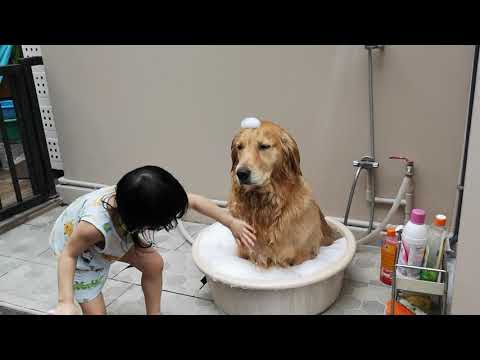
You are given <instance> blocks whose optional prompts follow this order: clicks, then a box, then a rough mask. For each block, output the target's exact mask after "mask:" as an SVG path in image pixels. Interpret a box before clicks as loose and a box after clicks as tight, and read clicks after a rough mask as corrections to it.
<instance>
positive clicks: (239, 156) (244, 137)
mask: <svg viewBox="0 0 480 360" xmlns="http://www.w3.org/2000/svg"><path fill="white" fill-rule="evenodd" d="M231 156H232V168H231V180H232V188H231V192H230V197H229V201H228V209H229V211H230V212H231V214H232V215H233V216H235V217H237V218H239V219H242V220H244V221H246V222H248V223H249V224H250V225H252V226H253V227H254V229H255V231H256V237H257V241H256V242H255V246H254V247H253V248H252V249H249V248H247V247H245V246H243V245H242V244H241V243H239V244H238V246H239V248H238V250H239V256H240V257H242V258H245V259H248V260H250V261H252V262H254V263H255V264H257V265H258V266H260V267H263V268H269V267H271V266H275V265H278V266H281V267H287V266H291V265H298V264H301V263H303V262H304V261H306V260H309V259H312V258H314V257H316V255H317V254H318V251H319V249H320V247H321V246H328V245H330V244H332V242H333V241H334V240H335V239H334V233H333V231H332V229H331V228H330V227H329V225H328V224H327V222H326V221H325V218H324V216H323V214H322V212H321V210H320V208H319V207H318V205H317V203H316V202H315V200H314V199H313V197H312V191H311V189H310V187H309V186H308V184H307V183H306V182H305V180H304V179H303V176H302V171H301V169H300V154H299V150H298V147H297V144H296V142H295V140H294V139H293V138H292V137H291V136H290V135H289V134H288V133H287V132H286V131H285V130H284V129H283V128H281V127H280V126H278V125H277V124H275V123H273V122H270V121H262V122H261V124H260V127H258V128H246V129H242V130H241V131H240V132H239V133H238V134H237V135H236V136H235V137H234V139H233V141H232V145H231Z"/></svg>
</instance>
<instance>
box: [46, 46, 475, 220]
mask: <svg viewBox="0 0 480 360" xmlns="http://www.w3.org/2000/svg"><path fill="white" fill-rule="evenodd" d="M42 53H43V55H44V61H45V63H46V67H47V76H48V81H49V88H50V94H51V99H52V103H53V107H54V112H55V116H56V126H57V130H58V133H59V138H60V148H61V151H62V153H63V157H64V166H65V176H66V177H67V178H69V179H75V180H84V181H92V182H100V183H113V182H115V181H116V180H117V179H118V178H119V177H120V176H121V175H122V174H123V173H124V172H126V171H127V170H129V169H131V168H133V167H136V166H139V165H142V164H147V163H153V164H157V165H160V166H163V167H165V168H167V169H168V170H170V171H172V172H173V173H174V174H175V175H176V176H177V177H178V178H179V179H180V180H181V181H182V182H183V183H184V184H185V186H186V188H187V189H188V190H189V191H193V192H198V193H202V194H204V195H206V196H208V197H211V198H217V199H224V198H226V196H227V193H228V189H229V177H228V170H229V167H230V154H229V148H230V141H231V138H232V137H233V135H234V133H235V132H236V131H237V129H238V128H239V124H240V121H241V119H242V118H243V117H245V116H250V115H255V116H260V117H267V118H270V119H272V120H274V121H277V122H279V123H280V124H281V125H282V126H284V127H286V128H287V129H289V130H290V132H291V133H292V135H293V136H294V137H295V138H296V140H297V142H298V144H299V146H300V151H301V156H302V166H303V171H304V174H305V177H306V178H307V180H308V181H309V182H310V184H311V185H312V187H313V189H314V191H315V195H316V197H317V199H318V200H319V202H320V204H321V206H322V208H324V210H325V212H326V213H327V214H328V215H332V216H343V212H344V210H345V204H346V200H347V195H348V191H349V188H350V185H351V181H352V174H353V167H352V160H355V159H359V158H360V157H361V156H362V155H364V154H366V153H367V152H368V134H369V132H368V83H367V80H368V78H367V75H368V74H367V52H366V50H365V49H364V48H363V46H360V45H357V46H42ZM472 58H473V47H472V46H387V47H386V49H385V53H384V54H383V55H379V56H375V65H374V69H375V80H374V81H375V97H376V99H375V105H376V152H377V158H378V161H379V162H380V164H381V167H380V169H378V183H377V186H378V195H379V196H385V197H390V196H392V195H393V194H394V193H395V192H396V191H397V187H398V186H399V184H400V181H401V176H402V174H403V164H402V163H400V162H397V161H393V160H388V156H389V155H391V154H402V155H407V156H409V157H411V158H413V159H414V160H415V162H416V164H415V166H416V186H417V188H416V205H417V206H420V207H424V208H426V209H427V210H429V211H430V215H431V214H432V212H438V211H442V212H446V213H447V215H448V216H449V217H451V214H452V209H453V206H454V201H455V194H456V182H457V178H458V171H459V166H460V159H461V150H462V143H463V131H464V123H465V118H466V111H467V102H468V94H469V81H470V76H471V66H472ZM364 184H365V182H364V181H363V179H362V181H361V182H360V183H359V189H361V190H362V191H359V192H358V193H357V194H358V195H357V196H356V199H355V202H354V204H353V207H352V212H351V217H352V218H357V219H365V218H366V216H367V214H368V211H367V209H366V204H365V193H364V191H363V190H364ZM382 214H384V212H383V211H380V210H379V211H377V219H380V218H381V216H382ZM429 219H431V216H430V217H429Z"/></svg>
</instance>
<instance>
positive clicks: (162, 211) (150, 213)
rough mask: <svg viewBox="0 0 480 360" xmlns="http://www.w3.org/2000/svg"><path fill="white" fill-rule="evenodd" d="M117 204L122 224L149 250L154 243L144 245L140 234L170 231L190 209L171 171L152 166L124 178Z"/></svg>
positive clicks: (120, 183) (118, 192) (119, 187)
mask: <svg viewBox="0 0 480 360" xmlns="http://www.w3.org/2000/svg"><path fill="white" fill-rule="evenodd" d="M115 200H116V204H117V207H116V211H117V213H118V216H119V217H120V221H121V222H122V223H123V225H124V227H125V228H126V230H127V231H128V232H129V233H130V234H131V235H132V237H133V241H134V242H135V243H136V244H137V245H140V246H142V247H150V246H152V245H153V242H152V241H150V242H149V243H148V244H146V246H145V245H143V244H145V243H144V242H143V241H141V240H140V239H139V237H138V234H139V233H142V234H143V235H145V233H146V232H147V231H159V230H162V229H164V230H166V231H170V230H172V229H174V228H175V227H176V226H177V224H178V221H177V219H178V218H181V217H183V215H185V213H186V211H187V209H188V196H187V193H186V192H185V190H184V188H183V186H182V185H181V184H180V183H179V182H178V180H177V179H175V178H174V177H173V175H172V174H170V173H169V172H168V171H166V170H164V169H162V168H160V167H158V166H152V165H148V166H143V167H140V168H137V169H135V170H132V171H130V172H128V173H127V174H125V175H124V176H123V177H122V178H121V179H120V181H119V182H118V183H117V187H116V191H115ZM144 238H146V236H144ZM142 243H143V244H142Z"/></svg>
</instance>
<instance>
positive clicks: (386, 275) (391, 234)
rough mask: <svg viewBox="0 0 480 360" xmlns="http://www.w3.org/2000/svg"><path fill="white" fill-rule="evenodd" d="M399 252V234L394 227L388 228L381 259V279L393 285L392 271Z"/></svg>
mask: <svg viewBox="0 0 480 360" xmlns="http://www.w3.org/2000/svg"><path fill="white" fill-rule="evenodd" d="M396 253H397V234H396V232H395V228H394V227H389V228H388V229H387V235H386V236H385V239H384V240H383V244H382V250H381V261H380V281H381V282H383V283H384V284H386V285H392V273H393V269H394V267H395V256H396Z"/></svg>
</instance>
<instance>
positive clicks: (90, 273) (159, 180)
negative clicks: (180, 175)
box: [50, 166, 255, 315]
mask: <svg viewBox="0 0 480 360" xmlns="http://www.w3.org/2000/svg"><path fill="white" fill-rule="evenodd" d="M188 207H190V208H192V209H194V210H196V211H198V212H200V213H202V214H204V215H206V216H208V217H211V218H212V219H215V220H216V221H218V222H220V223H222V224H223V225H225V226H228V227H229V228H230V230H231V231H232V233H233V234H234V236H235V237H236V238H237V240H238V241H240V242H242V243H243V244H244V245H246V246H252V245H253V242H254V241H255V235H254V230H253V229H252V228H251V227H250V226H249V225H248V224H246V223H245V222H243V221H241V220H239V219H236V218H233V217H232V216H231V215H230V214H229V213H228V212H226V211H223V210H221V209H220V208H219V207H217V206H216V205H215V204H214V203H212V202H211V201H209V200H207V199H205V198H204V197H202V196H199V195H194V194H187V193H186V192H185V190H184V189H183V187H182V185H180V183H179V182H178V181H177V180H176V179H175V178H174V177H173V176H172V175H171V174H170V173H168V172H167V171H165V170H163V169H162V168H159V167H157V166H144V167H141V168H138V169H135V170H133V171H130V172H129V173H127V174H126V175H124V176H123V177H122V178H121V179H120V181H119V182H118V184H117V185H116V186H112V187H107V188H102V189H100V190H96V191H93V192H91V193H88V194H86V195H83V196H81V197H80V198H78V199H76V200H75V201H74V202H73V203H72V204H70V205H69V206H68V207H67V208H66V209H65V210H64V211H63V213H62V214H61V215H60V217H59V218H58V219H57V221H56V223H55V225H54V228H53V230H52V233H51V235H50V245H51V247H52V249H53V251H54V253H55V254H56V255H57V256H58V305H57V307H56V308H55V309H54V310H52V311H51V313H52V314H59V315H60V314H67V315H68V314H79V310H78V308H77V307H76V306H75V304H74V299H75V300H76V301H77V302H78V303H79V304H80V307H81V309H82V312H83V314H88V315H93V314H102V315H103V314H106V308H105V302H104V300H103V296H102V288H103V286H104V284H105V281H106V279H107V276H108V271H109V269H110V265H111V264H112V263H113V262H114V261H116V260H119V261H122V262H125V263H128V264H130V265H132V266H134V267H136V268H137V269H138V270H140V271H141V272H142V280H141V284H142V289H143V293H144V297H145V305H146V312H147V315H153V314H160V297H161V292H162V270H163V260H162V257H161V256H160V255H159V254H158V252H157V251H156V250H155V249H154V248H153V247H152V245H153V233H154V231H159V230H161V229H165V230H167V231H169V230H172V229H174V228H175V227H176V225H177V219H178V218H181V217H182V216H183V215H184V214H185V212H186V211H187V209H188Z"/></svg>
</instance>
